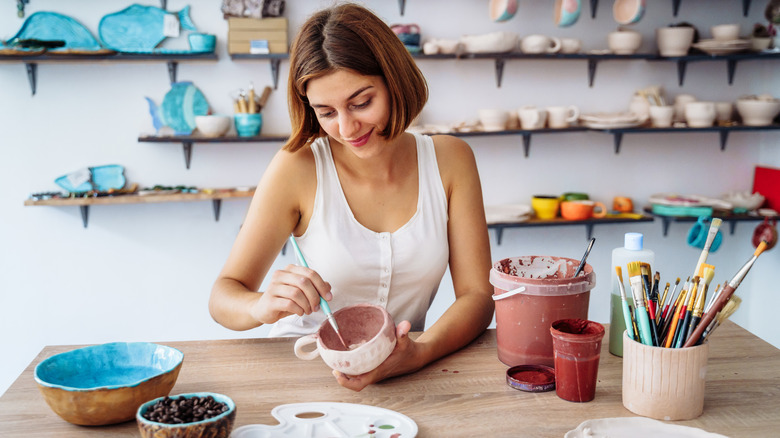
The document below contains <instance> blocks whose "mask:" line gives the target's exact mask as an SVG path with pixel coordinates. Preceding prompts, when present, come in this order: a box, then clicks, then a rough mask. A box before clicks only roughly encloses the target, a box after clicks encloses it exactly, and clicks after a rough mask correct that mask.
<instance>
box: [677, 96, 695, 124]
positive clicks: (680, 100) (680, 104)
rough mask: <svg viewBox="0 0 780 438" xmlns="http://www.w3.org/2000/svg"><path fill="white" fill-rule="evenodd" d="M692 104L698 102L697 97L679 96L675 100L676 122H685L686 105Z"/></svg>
mask: <svg viewBox="0 0 780 438" xmlns="http://www.w3.org/2000/svg"><path fill="white" fill-rule="evenodd" d="M690 102H696V97H695V96H693V95H692V94H678V95H677V96H676V97H675V98H674V121H675V122H684V121H685V105H687V104H688V103H690Z"/></svg>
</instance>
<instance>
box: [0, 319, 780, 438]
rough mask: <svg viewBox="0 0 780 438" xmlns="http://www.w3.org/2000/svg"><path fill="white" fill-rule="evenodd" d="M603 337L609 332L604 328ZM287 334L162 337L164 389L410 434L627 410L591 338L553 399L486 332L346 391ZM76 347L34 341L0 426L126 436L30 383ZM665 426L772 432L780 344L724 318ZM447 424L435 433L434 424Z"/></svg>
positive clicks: (254, 420) (17, 432)
mask: <svg viewBox="0 0 780 438" xmlns="http://www.w3.org/2000/svg"><path fill="white" fill-rule="evenodd" d="M604 339H605V340H607V339H609V336H605V338H604ZM293 342H294V339H289V338H287V339H285V338H268V339H244V340H218V341H188V342H166V343H164V344H165V345H170V346H172V347H176V348H178V349H180V350H182V351H183V352H184V364H183V366H182V369H181V373H180V375H179V379H178V381H177V383H176V386H175V387H174V388H173V391H172V392H171V394H179V393H184V392H203V391H208V392H218V393H222V394H226V395H228V396H230V397H231V398H232V399H233V400H234V401H235V402H236V405H237V416H236V424H235V426H236V427H239V426H243V425H247V424H268V425H275V424H278V422H277V421H276V420H275V419H274V418H273V417H272V416H271V414H270V412H271V409H272V408H274V407H275V406H277V405H282V404H288V403H302V402H342V403H358V404H365V405H372V406H378V407H382V408H386V409H391V410H394V411H397V412H400V413H403V414H405V415H407V416H409V417H410V418H411V419H412V420H414V421H415V422H416V423H417V425H418V427H419V435H418V436H419V437H422V438H425V437H441V436H454V437H470V436H490V437H516V436H524V437H563V435H564V434H565V433H566V432H567V431H569V430H571V429H574V428H576V427H577V425H579V424H580V423H581V422H583V421H585V420H588V419H595V418H606V417H627V416H635V415H634V414H633V413H631V412H630V411H628V410H627V409H625V408H624V407H623V404H622V401H621V378H622V377H621V376H622V359H621V358H618V357H615V356H612V355H611V354H609V352H608V348H607V343H606V342H604V343H603V345H602V354H601V363H600V367H599V379H598V384H597V388H596V399H595V400H593V401H591V402H588V403H572V402H567V401H564V400H562V399H560V398H558V396H557V395H556V394H555V392H554V391H552V392H546V393H528V392H522V391H518V390H516V389H513V388H511V387H509V386H507V385H506V370H507V366H505V365H504V364H502V363H501V362H499V360H498V358H497V356H496V336H495V330H488V331H486V332H485V333H484V334H483V335H482V336H481V337H480V338H478V339H477V340H476V341H474V342H472V343H471V344H470V345H469V346H467V347H466V348H464V349H463V350H461V351H459V352H457V353H455V354H453V355H451V356H449V357H446V358H444V359H441V360H439V361H437V362H434V363H432V364H430V365H429V366H427V367H426V368H424V369H422V370H420V371H419V372H417V373H415V374H412V375H409V376H403V377H398V378H394V379H390V380H387V381H385V382H383V383H380V384H376V385H372V386H369V387H368V388H366V389H364V390H363V391H361V392H358V393H356V392H352V391H350V390H347V389H344V388H342V387H340V386H339V385H338V384H336V382H335V380H334V378H333V376H332V375H331V373H330V369H329V368H328V367H327V366H326V365H325V364H324V363H323V362H322V360H321V359H319V358H317V359H315V360H312V361H303V360H300V359H297V358H296V357H295V355H294V354H293ZM73 348H76V347H75V346H49V347H45V348H44V349H43V350H42V351H41V353H40V354H39V355H38V357H36V358H35V360H33V362H32V363H31V364H30V365H29V366H28V367H27V369H25V371H24V372H23V373H22V374H21V376H19V378H18V379H17V380H16V381H15V382H14V383H13V385H11V387H10V388H9V389H8V391H7V392H6V393H5V394H4V395H3V396H2V397H0V436H2V437H4V438H8V437H21V436H24V437H30V436H36V437H38V436H47V437H49V436H51V437H90V436H94V437H131V436H140V432H139V431H138V428H137V426H136V424H135V422H133V421H131V422H127V423H123V424H120V425H115V426H103V427H82V426H75V425H72V424H70V423H67V422H65V421H64V420H62V419H60V418H59V417H58V416H57V415H56V414H54V413H53V412H52V411H51V410H50V409H49V407H48V406H47V405H46V403H45V402H44V400H43V398H42V397H41V395H40V394H39V393H38V390H37V388H36V384H35V381H34V379H33V369H34V367H35V365H36V364H38V363H39V362H40V361H41V360H43V359H45V358H47V357H49V356H52V355H53V354H56V353H60V352H63V351H68V350H71V349H73ZM674 423H675V424H681V425H687V426H693V427H698V428H701V429H704V430H707V431H710V432H717V433H720V434H723V435H727V436H730V437H758V436H762V437H763V436H777V435H776V433H777V430H778V426H780V350H778V349H777V348H774V347H773V346H771V345H770V344H768V343H766V342H764V341H762V340H761V339H759V338H758V337H756V336H754V335H753V334H751V333H749V332H748V331H746V330H744V329H743V328H741V327H739V326H737V325H736V324H734V323H731V322H727V323H726V324H724V325H723V326H722V327H721V328H719V329H718V331H717V332H716V333H715V334H714V335H713V336H712V338H711V340H710V358H709V363H708V369H707V383H706V398H705V402H704V414H703V415H702V416H701V417H699V418H697V419H695V420H690V421H679V422H674ZM445 431H446V432H445Z"/></svg>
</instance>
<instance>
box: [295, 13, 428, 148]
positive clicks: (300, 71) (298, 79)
mask: <svg viewBox="0 0 780 438" xmlns="http://www.w3.org/2000/svg"><path fill="white" fill-rule="evenodd" d="M339 69H349V70H352V71H354V72H356V73H359V74H362V75H367V76H379V77H381V78H382V79H383V80H384V82H385V85H387V90H388V92H389V95H390V118H389V120H388V123H387V126H386V127H385V129H384V130H383V131H382V132H380V133H379V134H380V135H382V136H384V137H386V138H388V139H390V140H392V139H394V138H396V137H398V136H399V135H401V134H402V133H403V132H404V131H405V130H406V128H408V127H409V125H411V123H412V121H413V120H414V118H415V117H417V115H418V114H420V111H422V108H423V106H424V105H425V102H426V101H427V100H428V86H427V84H426V82H425V78H424V77H423V75H422V73H421V72H420V69H419V68H417V65H416V64H415V62H414V60H413V59H412V57H411V55H410V54H409V52H408V51H407V50H406V47H404V45H403V43H401V40H399V39H398V36H396V34H395V33H394V32H393V31H392V30H391V29H390V27H388V26H387V24H385V23H384V22H383V21H382V20H381V19H379V18H378V17H377V16H376V15H374V14H373V13H372V12H371V11H369V10H368V9H366V8H364V7H362V6H358V5H355V4H350V3H346V4H342V5H338V6H335V7H332V8H329V9H325V10H322V11H320V12H317V13H315V14H314V15H312V16H311V17H310V18H309V19H308V20H307V21H306V23H304V25H303V26H302V27H301V29H300V31H299V32H298V35H297V36H296V37H295V40H294V41H293V44H292V49H291V50H290V74H289V77H288V80H287V101H288V106H289V111H290V123H291V124H292V134H291V135H290V138H289V139H288V140H287V143H286V144H285V145H284V147H283V149H285V150H288V151H293V152H294V151H296V150H298V149H300V148H302V147H303V146H305V145H307V144H308V143H310V142H312V141H313V140H314V139H316V138H317V137H320V136H323V135H325V132H324V131H323V130H322V128H321V127H320V123H319V121H318V120H317V116H316V114H315V113H314V110H313V109H312V108H311V107H310V106H309V102H308V99H307V98H306V86H307V84H308V82H309V81H310V80H312V79H316V78H318V77H321V76H324V75H327V74H329V73H332V72H334V71H336V70H339Z"/></svg>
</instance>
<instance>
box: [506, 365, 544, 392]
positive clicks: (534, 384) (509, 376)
mask: <svg viewBox="0 0 780 438" xmlns="http://www.w3.org/2000/svg"><path fill="white" fill-rule="evenodd" d="M506 383H507V385H509V386H511V387H512V388H515V389H519V390H521V391H526V392H546V391H552V390H553V389H555V369H554V368H552V367H548V366H545V365H517V366H514V367H512V368H509V369H508V370H507V371H506Z"/></svg>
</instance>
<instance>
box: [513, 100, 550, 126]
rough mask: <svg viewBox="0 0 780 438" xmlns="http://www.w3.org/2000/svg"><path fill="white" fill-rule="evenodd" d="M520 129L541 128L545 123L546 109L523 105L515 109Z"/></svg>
mask: <svg viewBox="0 0 780 438" xmlns="http://www.w3.org/2000/svg"><path fill="white" fill-rule="evenodd" d="M517 115H518V117H519V118H520V127H521V128H522V129H526V130H530V129H542V128H544V125H545V124H546V123H547V111H545V110H544V109H542V108H537V107H535V106H530V105H529V106H524V107H521V108H519V109H518V110H517Z"/></svg>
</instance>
